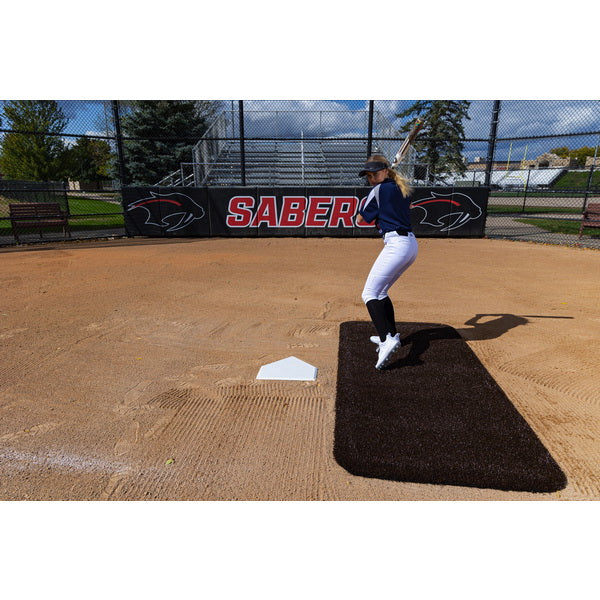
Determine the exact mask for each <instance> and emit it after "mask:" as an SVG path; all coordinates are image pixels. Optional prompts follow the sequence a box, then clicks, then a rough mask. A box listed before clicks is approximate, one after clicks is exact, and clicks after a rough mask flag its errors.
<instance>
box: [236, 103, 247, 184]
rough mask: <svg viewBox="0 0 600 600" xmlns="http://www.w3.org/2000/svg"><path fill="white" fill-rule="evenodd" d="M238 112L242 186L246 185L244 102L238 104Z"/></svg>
mask: <svg viewBox="0 0 600 600" xmlns="http://www.w3.org/2000/svg"><path fill="white" fill-rule="evenodd" d="M238 108H239V112H240V160H241V168H242V185H246V151H245V148H244V101H243V100H240V101H239V102H238Z"/></svg>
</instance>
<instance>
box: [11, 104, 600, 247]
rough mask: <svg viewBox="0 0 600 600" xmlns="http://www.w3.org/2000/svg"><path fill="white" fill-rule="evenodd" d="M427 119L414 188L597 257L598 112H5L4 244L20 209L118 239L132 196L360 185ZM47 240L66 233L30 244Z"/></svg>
mask: <svg viewBox="0 0 600 600" xmlns="http://www.w3.org/2000/svg"><path fill="white" fill-rule="evenodd" d="M417 115H421V116H424V117H425V122H426V126H425V128H424V129H423V131H422V132H421V134H420V136H419V138H418V139H417V143H416V144H415V145H414V148H413V149H412V150H411V153H410V155H409V157H408V160H407V161H405V163H404V164H403V166H402V171H403V173H404V174H405V176H406V177H408V178H409V179H410V180H411V181H412V183H413V185H415V186H421V185H428V186H431V185H440V186H445V187H447V186H461V187H462V186H476V187H478V186H489V187H490V190H491V191H490V198H489V205H488V219H487V224H486V233H487V235H488V236H489V237H502V238H509V239H516V240H527V241H537V242H545V243H558V244H569V245H581V246H586V247H592V248H598V247H600V228H598V227H597V225H598V223H597V222H594V221H593V215H592V213H591V209H593V208H594V206H595V205H597V204H600V171H599V169H598V166H599V162H600V156H598V146H599V143H600V101H596V100H579V101H578V100H573V101H567V100H556V101H543V100H531V101H525V100H523V101H517V100H510V101H492V100H474V101H411V100H402V101H383V100H377V101H362V100H361V101H325V100H320V101H262V100H245V101H230V100H224V101H111V100H106V101H101V100H95V101H82V100H70V101H69V100H63V101H32V100H29V101H15V100H10V101H0V244H12V243H15V238H14V236H13V232H12V227H13V223H12V222H11V219H10V205H11V204H24V203H25V204H31V203H56V204H58V206H59V207H60V210H61V211H63V212H64V213H65V214H66V215H67V216H68V221H69V229H70V234H71V236H72V237H75V238H83V237H114V236H124V235H125V229H124V220H123V209H122V204H121V189H122V187H123V186H130V185H152V186H161V187H187V186H189V187H194V186H240V185H242V186H255V185H263V186H264V185H270V186H274V187H277V186H308V185H311V186H315V185H316V186H318V185H327V186H331V185H334V186H335V185H340V186H347V185H352V186H355V185H364V183H365V182H364V181H362V180H361V179H359V178H358V171H359V167H360V165H361V164H362V163H363V162H364V161H365V159H366V157H367V156H368V155H369V154H373V153H382V154H384V155H385V156H387V157H388V159H390V160H391V159H393V157H394V155H395V153H396V151H397V149H398V148H399V146H400V144H401V143H402V140H403V139H404V137H405V136H406V130H407V128H409V127H410V125H411V123H412V122H414V119H415V118H416V116H417ZM586 214H588V215H590V216H591V219H588V220H584V216H585V215H586ZM582 226H583V227H582ZM40 236H43V239H62V236H63V234H62V230H61V229H60V228H58V227H55V228H54V229H53V228H45V229H44V230H41V229H40V230H37V229H35V228H34V229H32V230H31V231H29V232H24V234H23V235H22V236H21V240H22V241H36V240H39V239H40Z"/></svg>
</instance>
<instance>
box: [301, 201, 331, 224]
mask: <svg viewBox="0 0 600 600" xmlns="http://www.w3.org/2000/svg"><path fill="white" fill-rule="evenodd" d="M324 204H326V206H323V205H324ZM330 205H331V196H311V198H310V205H309V207H308V214H307V215H306V226H307V227H327V219H325V220H321V219H319V218H318V217H325V216H327V213H328V211H329V206H330Z"/></svg>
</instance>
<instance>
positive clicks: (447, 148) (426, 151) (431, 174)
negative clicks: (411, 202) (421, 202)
mask: <svg viewBox="0 0 600 600" xmlns="http://www.w3.org/2000/svg"><path fill="white" fill-rule="evenodd" d="M470 104H471V103H470V102H468V101H466V100H419V101H417V102H415V103H414V104H412V105H411V106H410V107H409V108H408V109H406V110H405V111H403V112H402V113H400V114H399V115H396V116H397V117H398V118H405V117H410V120H409V122H407V123H406V124H405V125H404V126H403V127H402V128H401V130H400V131H401V132H403V133H404V132H407V131H409V130H410V128H411V127H412V125H413V121H414V118H415V117H421V118H422V119H423V120H424V121H425V123H424V125H423V129H422V130H421V132H420V134H419V137H418V138H417V141H416V142H415V144H414V148H415V150H416V151H417V156H418V160H419V161H420V162H424V163H426V164H427V168H428V171H427V183H429V184H431V183H435V182H436V180H437V179H438V178H439V175H440V174H441V173H449V172H450V173H458V174H460V175H464V173H465V171H466V165H465V162H464V159H463V154H462V152H463V148H464V144H463V141H464V139H465V132H464V126H463V122H464V120H465V119H470V117H469V115H468V110H469V106H470Z"/></svg>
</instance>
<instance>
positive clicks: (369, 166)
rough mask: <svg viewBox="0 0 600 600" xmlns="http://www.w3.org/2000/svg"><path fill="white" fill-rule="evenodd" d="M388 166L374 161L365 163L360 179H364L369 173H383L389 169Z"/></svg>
mask: <svg viewBox="0 0 600 600" xmlns="http://www.w3.org/2000/svg"><path fill="white" fill-rule="evenodd" d="M387 168H388V165H387V163H384V162H379V161H373V162H368V163H365V166H364V168H363V170H362V171H361V172H360V173H359V174H358V176H359V177H364V176H365V175H366V174H367V173H376V172H377V171H382V170H383V169H387Z"/></svg>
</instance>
